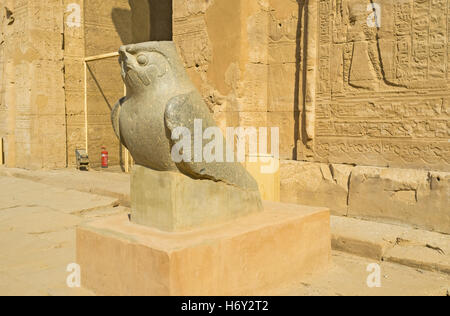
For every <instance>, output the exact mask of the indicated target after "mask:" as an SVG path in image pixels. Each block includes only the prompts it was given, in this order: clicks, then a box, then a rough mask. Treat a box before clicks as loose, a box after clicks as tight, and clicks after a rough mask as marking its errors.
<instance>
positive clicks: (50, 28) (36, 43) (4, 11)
mask: <svg viewBox="0 0 450 316" xmlns="http://www.w3.org/2000/svg"><path fill="white" fill-rule="evenodd" d="M0 9H1V13H0V14H1V35H2V38H1V39H0V43H1V44H0V46H1V48H0V53H1V57H0V60H1V64H0V67H1V68H0V69H1V70H2V74H1V78H2V82H1V88H0V100H1V101H0V113H1V114H0V118H1V123H0V124H1V125H0V126H1V127H0V133H1V134H0V137H2V138H4V139H5V144H4V145H5V147H4V150H5V153H4V154H5V159H6V163H7V165H8V166H10V167H20V168H27V169H41V168H47V169H54V168H64V167H65V166H66V156H65V152H66V140H65V138H66V122H65V109H64V62H63V58H64V55H63V50H62V48H63V23H62V22H63V12H64V11H63V6H62V3H61V1H56V0H49V1H44V2H42V1H26V0H21V1H19V0H17V1H2V5H1V8H0Z"/></svg>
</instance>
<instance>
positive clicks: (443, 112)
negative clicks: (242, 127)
mask: <svg viewBox="0 0 450 316" xmlns="http://www.w3.org/2000/svg"><path fill="white" fill-rule="evenodd" d="M318 2H319V3H318V6H319V7H318V20H319V29H318V42H319V43H318V45H319V47H318V56H317V63H318V66H317V67H318V70H317V71H318V75H317V83H316V84H317V89H316V91H317V96H316V97H317V100H316V134H315V140H314V158H313V159H312V160H314V161H320V162H331V163H352V164H361V165H371V166H389V167H400V168H422V169H426V170H442V171H449V170H450V152H449V150H450V143H449V141H448V139H449V136H450V128H449V127H450V121H449V115H450V112H449V109H450V108H449V101H450V92H449V91H450V90H449V79H450V77H449V76H450V69H449V60H450V54H449V52H450V50H449V49H448V47H449V38H450V33H449V31H448V25H449V24H450V14H449V7H450V2H449V1H447V0H401V1H391V0H377V1H376V2H377V3H378V4H379V5H380V8H381V10H382V11H381V26H380V27H379V28H377V27H369V26H368V24H367V17H368V14H370V12H369V13H368V12H367V6H368V5H369V4H370V3H371V1H369V0H367V1H362V0H342V1H338V0H320V1H318Z"/></svg>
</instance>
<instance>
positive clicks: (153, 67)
mask: <svg viewBox="0 0 450 316" xmlns="http://www.w3.org/2000/svg"><path fill="white" fill-rule="evenodd" d="M119 62H120V64H121V67H122V77H123V80H124V82H125V84H126V87H127V96H126V97H124V98H123V99H121V100H120V101H119V102H118V104H117V105H116V106H115V108H114V109H113V111H112V123H113V127H114V130H115V132H116V134H117V137H119V139H120V141H121V142H122V144H123V145H124V146H125V147H126V148H127V149H128V150H129V151H130V153H131V155H132V156H133V158H134V160H135V161H136V163H137V164H138V165H140V166H143V167H147V168H150V169H153V170H156V171H173V172H180V173H182V174H184V175H186V176H188V177H190V178H193V179H202V180H212V181H214V182H222V183H225V184H228V185H231V186H234V187H238V188H240V189H242V190H245V191H259V190H258V185H257V183H256V181H255V180H254V179H253V177H252V176H251V175H250V174H249V173H248V172H247V171H246V170H245V168H244V167H243V166H242V165H241V164H240V163H237V162H234V163H227V162H224V163H221V162H213V163H206V162H205V161H204V160H203V161H202V162H193V161H194V159H192V162H185V161H182V162H180V163H175V162H174V161H173V159H172V155H171V152H172V147H173V146H174V141H173V140H172V137H171V136H172V132H173V131H174V130H175V128H177V127H186V128H187V129H189V130H190V132H191V135H192V137H193V136H194V134H195V133H194V120H202V122H203V126H202V128H203V131H204V130H205V129H207V128H209V127H216V123H215V121H214V119H213V117H212V115H211V113H210V111H209V109H208V107H207V106H206V104H205V102H204V101H203V99H202V97H201V96H200V94H199V93H198V91H197V90H196V88H195V87H194V86H193V84H192V83H191V81H190V79H189V77H188V75H187V73H186V71H185V69H184V66H183V63H182V62H181V60H180V58H179V56H178V53H177V50H176V47H175V44H174V43H173V42H148V43H140V44H134V45H128V46H123V47H121V48H120V58H119ZM203 131H202V132H203ZM202 135H203V134H202ZM221 137H222V138H223V136H222V135H221ZM225 143H226V142H225V141H224V144H225ZM191 144H192V148H191V153H194V145H193V144H194V141H193V139H192V142H191ZM224 152H226V151H224ZM235 161H236V160H235ZM258 197H259V198H258V199H259V201H258V203H259V204H261V205H259V206H258V207H260V208H261V207H262V202H261V199H260V195H259V192H258Z"/></svg>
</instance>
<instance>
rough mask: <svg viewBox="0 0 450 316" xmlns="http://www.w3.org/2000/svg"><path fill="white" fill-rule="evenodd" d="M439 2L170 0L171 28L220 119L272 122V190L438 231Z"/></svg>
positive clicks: (443, 200) (443, 56)
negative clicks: (275, 144)
mask: <svg viewBox="0 0 450 316" xmlns="http://www.w3.org/2000/svg"><path fill="white" fill-rule="evenodd" d="M372 2H375V3H377V4H379V5H380V8H381V14H380V18H381V25H378V26H379V27H377V25H376V24H375V25H370V24H368V20H369V15H370V14H371V13H372V12H371V11H368V10H369V9H372V10H373V7H372V6H370V7H369V5H370V4H371V3H372ZM449 5H450V2H449V1H447V0H436V1H434V0H433V1H432V0H399V1H391V0H380V1H369V0H311V1H294V0H273V1H272V0H261V1H256V0H255V1H243V0H242V1H240V0H232V1H224V0H214V1H203V0H189V1H188V0H175V1H174V40H175V42H176V43H177V44H178V46H179V50H180V54H181V55H182V56H183V58H184V60H185V65H186V68H187V69H188V72H189V74H190V76H191V78H192V80H193V81H194V82H195V83H196V85H197V87H198V88H199V90H200V91H201V92H202V94H203V96H204V98H205V100H207V102H208V105H209V106H210V108H211V110H212V111H213V112H214V113H215V116H216V119H217V120H218V122H219V124H221V126H223V127H224V126H256V127H258V126H268V127H272V126H277V127H280V133H281V135H280V136H281V139H280V141H281V144H280V145H281V148H280V150H281V153H280V154H281V158H282V159H284V160H285V161H284V162H283V163H282V166H281V174H282V187H281V191H282V200H283V201H285V202H294V203H300V204H308V205H326V206H329V207H330V208H331V209H332V211H333V213H334V214H338V215H344V216H353V217H360V218H366V219H376V220H381V221H387V222H395V223H403V224H410V225H414V226H417V227H421V228H425V229H430V230H436V231H440V232H446V233H448V232H449V231H450V228H449V227H450V218H449V216H450V214H449V207H448V205H449V196H450V191H449V190H450V186H449V184H448V181H446V179H447V177H448V174H447V173H448V172H449V171H450V165H449V163H450V160H449V159H450V158H449V157H450V155H449V148H450V143H449V142H448V140H449V134H450V120H449V98H450V93H449V91H450V90H449V79H450V78H449V64H448V63H449V56H450V53H449V52H450V50H449V46H448V45H449V39H450V33H448V24H449V23H450V14H449ZM371 21H375V20H374V19H373V20H371ZM264 124H265V125H264ZM295 160H299V161H295ZM300 161H303V162H300ZM356 166H359V167H356ZM365 166H367V167H365Z"/></svg>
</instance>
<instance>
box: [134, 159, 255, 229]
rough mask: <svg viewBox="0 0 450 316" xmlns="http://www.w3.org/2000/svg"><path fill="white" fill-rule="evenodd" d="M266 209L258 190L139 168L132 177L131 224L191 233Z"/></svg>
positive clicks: (136, 168)
mask: <svg viewBox="0 0 450 316" xmlns="http://www.w3.org/2000/svg"><path fill="white" fill-rule="evenodd" d="M262 210H263V207H262V205H261V195H260V193H259V191H257V190H254V191H252V190H248V191H246V190H242V189H240V188H237V187H235V186H231V185H227V184H224V183H220V182H214V181H210V180H194V179H191V178H189V177H187V176H185V175H184V174H181V173H178V172H170V171H155V170H151V169H148V168H145V167H142V166H139V165H136V166H135V167H134V168H133V176H132V178H131V221H132V222H133V223H135V224H138V225H143V226H147V227H150V228H156V229H159V230H162V231H167V232H183V231H190V230H193V229H196V228H200V227H208V226H210V225H217V224H219V223H224V222H227V221H230V220H233V219H236V218H238V217H241V216H246V215H250V214H252V213H259V212H261V211H262Z"/></svg>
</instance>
